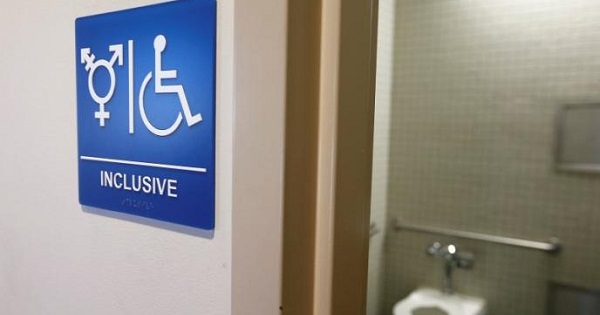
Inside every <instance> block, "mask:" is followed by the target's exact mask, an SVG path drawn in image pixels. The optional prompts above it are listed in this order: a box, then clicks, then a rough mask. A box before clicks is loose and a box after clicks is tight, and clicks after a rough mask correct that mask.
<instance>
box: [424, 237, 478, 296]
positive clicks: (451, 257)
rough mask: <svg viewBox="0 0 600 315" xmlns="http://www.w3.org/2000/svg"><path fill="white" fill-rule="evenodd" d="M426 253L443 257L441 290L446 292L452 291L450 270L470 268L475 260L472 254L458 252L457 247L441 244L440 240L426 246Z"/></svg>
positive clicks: (450, 292)
mask: <svg viewBox="0 0 600 315" xmlns="http://www.w3.org/2000/svg"><path fill="white" fill-rule="evenodd" d="M426 253H427V254H428V255H430V256H438V257H442V258H443V259H444V285H443V287H442V291H443V292H444V293H448V294H452V293H453V289H452V271H453V270H454V268H461V269H471V268H472V267H473V264H474V262H475V261H474V258H473V254H471V253H467V252H461V253H458V249H457V247H456V245H454V244H448V245H442V244H441V243H440V242H435V243H433V244H432V245H431V246H429V247H428V248H427V250H426Z"/></svg>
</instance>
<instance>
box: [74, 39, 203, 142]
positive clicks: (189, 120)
mask: <svg viewBox="0 0 600 315" xmlns="http://www.w3.org/2000/svg"><path fill="white" fill-rule="evenodd" d="M133 44H134V43H133V41H132V40H129V41H128V67H129V94H130V96H129V133H130V134H133V133H134V119H133V114H134V106H135V105H134V98H133V63H134V59H133ZM153 46H154V47H153V48H154V72H153V71H149V72H148V73H147V74H146V76H145V77H144V80H143V82H142V84H141V86H140V88H139V95H138V107H139V112H140V116H141V118H142V122H143V123H144V125H145V127H146V128H147V129H148V131H150V132H151V133H153V134H154V135H157V136H159V137H165V136H169V135H171V134H172V133H173V132H175V131H176V130H177V129H178V128H179V126H180V125H181V123H182V121H183V120H184V119H185V122H186V124H187V126H188V127H191V126H193V125H195V124H197V123H199V122H200V121H202V115H201V114H200V113H196V114H192V110H191V108H190V105H189V103H188V99H187V97H186V94H185V89H184V87H183V85H177V84H171V85H168V84H165V83H164V82H163V80H166V79H177V70H164V69H163V68H162V54H163V52H164V51H165V49H166V47H167V39H166V38H165V36H163V35H157V36H156V37H155V38H154V45H153ZM109 51H110V52H112V53H113V55H112V57H111V58H110V60H104V59H96V56H95V55H94V54H93V53H92V52H91V49H90V48H82V49H81V51H80V53H81V63H82V64H85V70H86V71H87V72H88V90H89V93H90V96H91V97H92V99H93V100H94V102H95V103H96V104H97V105H98V110H97V111H96V112H94V118H95V119H98V123H99V125H100V127H104V126H105V125H106V120H107V119H110V112H109V111H107V110H106V107H107V105H108V103H109V102H110V100H111V99H112V97H113V95H114V92H115V86H116V80H117V78H116V75H115V70H114V67H115V64H118V66H122V65H123V45H121V44H119V45H110V46H109ZM99 68H104V69H105V70H106V71H107V72H108V74H109V77H110V84H109V89H108V91H107V92H106V94H105V95H103V96H101V95H98V93H97V91H96V88H95V86H94V77H95V76H94V75H95V73H96V70H97V69H99ZM153 79H154V84H153V85H152V86H153V87H154V93H155V94H175V95H177V99H178V100H179V103H180V106H181V111H179V113H178V114H177V117H176V118H175V121H174V122H173V123H172V124H171V125H170V126H169V127H168V128H164V129H161V128H158V127H156V126H155V125H154V124H152V123H151V122H150V119H149V118H148V115H147V114H146V108H145V105H144V99H145V96H146V93H147V90H148V88H149V87H148V85H149V84H150V81H151V80H153ZM150 89H151V88H150ZM181 112H183V115H182V113H181Z"/></svg>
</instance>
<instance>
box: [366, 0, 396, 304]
mask: <svg viewBox="0 0 600 315" xmlns="http://www.w3.org/2000/svg"><path fill="white" fill-rule="evenodd" d="M394 17H395V0H379V20H378V26H377V78H376V90H375V121H374V130H373V175H372V182H371V183H372V186H371V223H374V224H375V226H376V228H377V229H378V230H379V233H377V234H375V235H373V236H371V240H370V243H369V278H368V284H367V314H368V315H378V314H380V312H381V302H382V300H383V289H384V282H383V281H384V280H385V269H384V259H385V257H384V256H385V233H386V232H387V231H386V226H387V224H386V221H387V219H386V218H387V198H388V194H387V188H388V169H389V167H388V165H389V151H390V123H391V121H390V119H391V118H390V115H391V108H392V80H393V68H394Z"/></svg>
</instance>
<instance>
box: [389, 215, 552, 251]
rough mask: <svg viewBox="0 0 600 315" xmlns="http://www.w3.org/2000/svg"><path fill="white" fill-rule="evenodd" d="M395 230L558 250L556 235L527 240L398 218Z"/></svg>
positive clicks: (544, 249) (542, 249)
mask: <svg viewBox="0 0 600 315" xmlns="http://www.w3.org/2000/svg"><path fill="white" fill-rule="evenodd" d="M394 229H395V230H397V231H398V230H405V231H415V232H425V233H432V234H438V235H446V236H454V237H461V238H467V239H472V240H479V241H486V242H491V243H497V244H504V245H511V246H516V247H524V248H529V249H537V250H541V251H546V252H550V253H557V252H559V251H560V240H559V239H558V238H556V237H553V238H550V239H549V240H548V241H547V242H539V241H529V240H523V239H518V238H512V237H505V236H496V235H488V234H483V233H475V232H466V231H458V230H451V229H444V228H438V227H430V226H424V225H418V224H410V223H406V222H403V221H402V220H401V219H400V218H398V219H396V224H395V226H394Z"/></svg>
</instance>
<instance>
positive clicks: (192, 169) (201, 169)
mask: <svg viewBox="0 0 600 315" xmlns="http://www.w3.org/2000/svg"><path fill="white" fill-rule="evenodd" d="M79 158H80V159H81V160H84V161H96V162H106V163H117V164H126V165H137V166H148V167H156V168H167V169H172V170H181V171H189V172H197V173H206V168H204V167H191V166H182V165H169V164H158V163H148V162H139V161H129V160H118V159H107V158H99V157H95V156H85V155H82V156H80V157H79Z"/></svg>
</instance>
